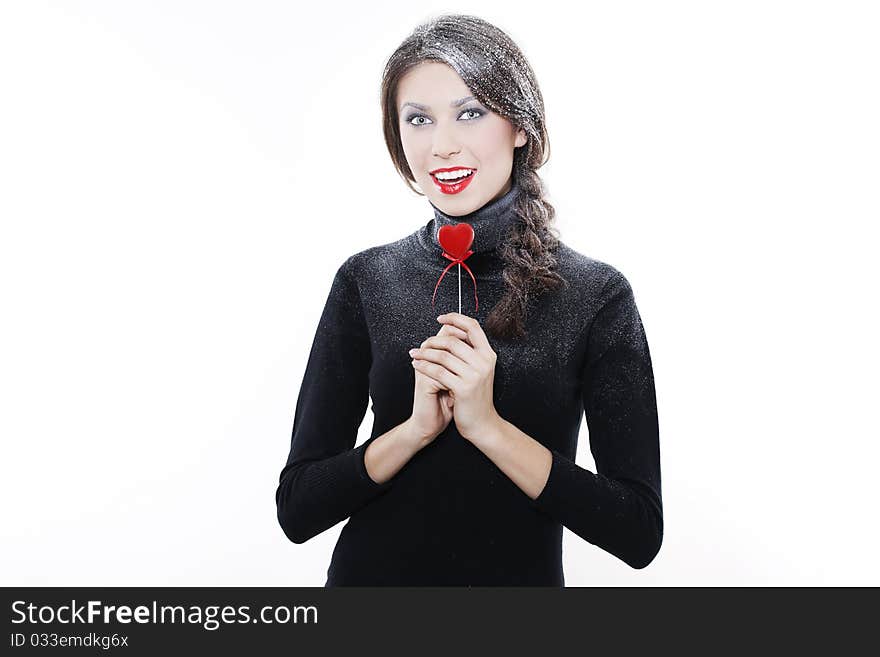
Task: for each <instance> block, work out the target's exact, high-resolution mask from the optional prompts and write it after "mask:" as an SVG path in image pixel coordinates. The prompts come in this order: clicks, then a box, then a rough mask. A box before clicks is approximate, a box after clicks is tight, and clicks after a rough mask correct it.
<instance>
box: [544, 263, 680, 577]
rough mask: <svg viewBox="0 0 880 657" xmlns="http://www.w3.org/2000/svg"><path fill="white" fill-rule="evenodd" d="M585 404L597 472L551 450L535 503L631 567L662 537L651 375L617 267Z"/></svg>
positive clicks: (592, 351)
mask: <svg viewBox="0 0 880 657" xmlns="http://www.w3.org/2000/svg"><path fill="white" fill-rule="evenodd" d="M583 404H584V411H585V413H586V418H587V425H588V427H589V433H590V451H591V452H592V454H593V458H594V460H595V462H596V470H597V473H596V474H594V473H592V472H590V471H589V470H586V469H585V468H582V467H580V466H578V465H576V464H575V463H574V462H573V461H572V460H571V459H569V458H567V457H566V456H564V455H563V454H561V453H559V452H558V451H557V450H555V449H552V450H551V451H552V453H553V463H552V466H551V469H550V475H549V477H548V479H547V483H546V485H545V487H544V489H543V490H542V491H541V494H540V495H539V496H538V497H537V498H536V499H535V500H534V502H533V506H534V507H535V508H538V509H540V510H542V511H544V512H546V513H548V514H549V515H550V516H552V517H554V518H556V519H557V520H558V521H559V522H561V523H562V524H563V525H564V526H565V527H567V528H568V529H570V530H571V531H572V532H574V533H575V534H577V535H578V536H580V537H581V538H583V539H584V540H586V541H588V542H590V543H592V544H594V545H596V546H598V547H600V548H602V549H603V550H605V551H607V552H609V553H611V554H613V555H614V556H616V557H618V558H619V559H621V560H622V561H624V562H625V563H626V564H628V565H629V566H631V567H633V568H644V567H645V566H647V565H648V564H649V563H650V562H651V561H653V559H654V557H655V556H656V555H657V553H658V552H659V550H660V546H661V544H662V542H663V507H662V501H661V492H660V445H659V427H658V420H657V402H656V395H655V390H654V374H653V369H652V366H651V355H650V352H649V349H648V341H647V338H646V336H645V332H644V328H643V326H642V321H641V317H640V316H639V312H638V309H637V308H636V303H635V298H634V296H633V291H632V288H631V287H630V284H629V282H628V281H627V280H626V278H625V277H624V276H623V274H621V273H620V272H618V271H616V270H615V271H614V272H613V274H612V276H611V278H610V279H609V281H608V282H607V283H606V285H605V287H604V289H603V291H602V299H601V300H600V307H599V310H598V311H597V313H596V315H595V317H594V319H593V321H592V323H591V325H590V328H589V333H588V337H587V350H586V356H585V359H584V370H583Z"/></svg>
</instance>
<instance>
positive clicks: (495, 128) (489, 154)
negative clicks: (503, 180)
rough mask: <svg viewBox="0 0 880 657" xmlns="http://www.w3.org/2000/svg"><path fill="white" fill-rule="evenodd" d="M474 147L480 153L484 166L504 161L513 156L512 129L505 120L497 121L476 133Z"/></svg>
mask: <svg viewBox="0 0 880 657" xmlns="http://www.w3.org/2000/svg"><path fill="white" fill-rule="evenodd" d="M475 137H476V139H475V141H474V149H475V150H476V151H477V152H478V153H479V155H480V159H481V161H483V164H484V166H485V165H488V164H492V163H499V162H504V161H505V160H508V159H510V158H511V157H512V150H513V149H512V146H511V145H510V144H511V135H510V129H509V128H508V127H507V126H506V125H504V123H503V122H500V121H499V122H495V123H492V124H489V125H487V126H486V129H485V130H481V131H480V134H479V135H475Z"/></svg>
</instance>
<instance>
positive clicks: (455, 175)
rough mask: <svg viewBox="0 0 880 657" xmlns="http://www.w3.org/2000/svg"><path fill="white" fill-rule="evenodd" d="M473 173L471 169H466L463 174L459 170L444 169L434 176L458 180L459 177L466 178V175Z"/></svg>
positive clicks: (441, 178)
mask: <svg viewBox="0 0 880 657" xmlns="http://www.w3.org/2000/svg"><path fill="white" fill-rule="evenodd" d="M473 173H474V170H473V169H468V170H467V172H466V173H465V174H464V175H462V174H461V171H445V172H441V173H435V174H434V177H435V178H437V179H438V180H458V179H459V178H461V179H464V178H467V177H468V176H471V175H473Z"/></svg>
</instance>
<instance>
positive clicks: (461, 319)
mask: <svg viewBox="0 0 880 657" xmlns="http://www.w3.org/2000/svg"><path fill="white" fill-rule="evenodd" d="M437 321H438V322H441V323H443V324H452V325H453V326H456V327H458V328H460V329H461V330H462V331H465V332H466V333H467V335H468V339H469V340H470V342H471V344H472V345H474V348H475V349H476V350H477V351H483V352H484V351H486V350H489V351H491V350H492V345H490V344H489V339H488V338H487V337H486V334H485V333H484V332H483V327H482V326H480V323H479V322H478V321H477V320H476V319H474V318H473V317H468V316H467V315H462V314H461V313H446V314H445V315H440V316H439V317H438V318H437Z"/></svg>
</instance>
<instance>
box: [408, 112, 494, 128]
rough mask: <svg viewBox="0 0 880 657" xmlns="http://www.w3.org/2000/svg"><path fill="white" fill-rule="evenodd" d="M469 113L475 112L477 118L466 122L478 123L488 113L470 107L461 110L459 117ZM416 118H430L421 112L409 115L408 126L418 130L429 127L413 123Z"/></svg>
mask: <svg viewBox="0 0 880 657" xmlns="http://www.w3.org/2000/svg"><path fill="white" fill-rule="evenodd" d="M468 112H473V113H474V114H476V116H474V117H473V118H471V119H465V120H466V121H476V120H477V119H479V118H482V117H483V116H485V115H486V114H487V112H486V111H485V110H484V109H482V108H479V107H468V108H465V109H463V110H461V113H460V114H459V116H461V115H462V114H467V113H468ZM416 118H428V117H426V116H425V115H424V114H421V113H419V112H413V113H411V114H409V115H407V117H406V119H405V120H404V122H405V123H406V124H408V125H411V126H413V127H416V128H418V127H419V126H423V125H428V124H427V123H413V122H412V120H413V119H416Z"/></svg>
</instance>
